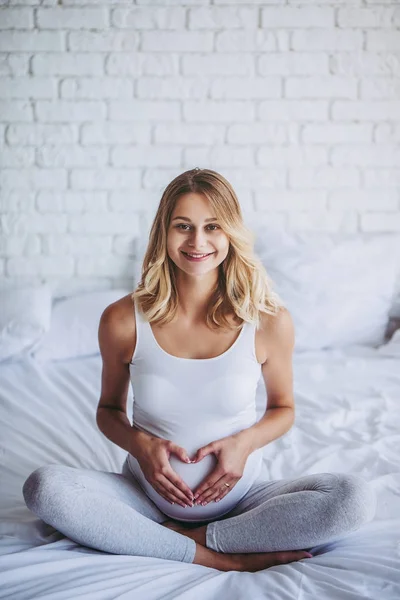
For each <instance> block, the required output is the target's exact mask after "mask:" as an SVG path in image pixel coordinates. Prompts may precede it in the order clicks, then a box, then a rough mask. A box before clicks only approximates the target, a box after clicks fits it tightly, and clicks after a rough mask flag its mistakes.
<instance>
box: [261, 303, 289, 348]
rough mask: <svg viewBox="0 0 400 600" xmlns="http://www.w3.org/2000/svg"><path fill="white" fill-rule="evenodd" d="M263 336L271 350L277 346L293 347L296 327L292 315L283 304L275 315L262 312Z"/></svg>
mask: <svg viewBox="0 0 400 600" xmlns="http://www.w3.org/2000/svg"><path fill="white" fill-rule="evenodd" d="M260 332H261V338H262V339H263V340H264V343H265V345H266V346H267V347H268V349H269V350H270V349H271V347H273V348H274V349H276V347H277V346H280V347H287V348H288V349H290V348H291V349H293V347H294V342H295V329H294V323H293V318H292V315H291V314H290V312H289V310H288V309H287V308H286V307H284V306H282V307H280V308H279V310H278V312H277V313H275V314H274V315H271V314H269V313H265V312H260Z"/></svg>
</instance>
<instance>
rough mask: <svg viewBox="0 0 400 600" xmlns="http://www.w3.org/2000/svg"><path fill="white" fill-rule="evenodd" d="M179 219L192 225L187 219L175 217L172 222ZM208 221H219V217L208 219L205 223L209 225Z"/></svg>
mask: <svg viewBox="0 0 400 600" xmlns="http://www.w3.org/2000/svg"><path fill="white" fill-rule="evenodd" d="M177 219H182V220H183V221H188V222H189V223H191V220H190V219H188V218H187V217H174V218H173V219H172V220H173V221H176V220H177ZM208 221H217V217H211V219H206V220H205V223H208Z"/></svg>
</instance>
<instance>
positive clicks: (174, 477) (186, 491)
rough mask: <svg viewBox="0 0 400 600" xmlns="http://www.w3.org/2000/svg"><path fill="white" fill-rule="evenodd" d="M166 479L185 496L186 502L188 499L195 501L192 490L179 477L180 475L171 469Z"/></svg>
mask: <svg viewBox="0 0 400 600" xmlns="http://www.w3.org/2000/svg"><path fill="white" fill-rule="evenodd" d="M166 477H167V478H168V479H169V480H170V481H171V483H172V484H173V485H174V486H175V487H176V488H177V489H178V490H179V491H180V492H181V493H182V494H183V495H184V496H185V498H184V500H186V499H187V500H189V501H190V502H191V501H192V500H193V493H192V490H191V489H190V487H188V486H187V485H186V483H185V482H184V481H183V480H182V479H181V478H180V477H179V475H178V474H177V473H176V472H175V471H174V470H173V469H171V470H170V471H169V472H168V473H167V474H166Z"/></svg>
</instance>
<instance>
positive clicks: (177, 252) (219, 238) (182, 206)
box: [167, 193, 229, 276]
mask: <svg viewBox="0 0 400 600" xmlns="http://www.w3.org/2000/svg"><path fill="white" fill-rule="evenodd" d="M178 217H179V218H178ZM207 221H208V222H207ZM228 251H229V238H228V236H227V235H226V234H225V233H224V232H223V231H222V229H221V225H220V224H219V223H218V220H217V219H216V215H214V214H212V211H211V208H210V203H209V201H208V200H207V198H206V197H205V196H203V195H201V194H197V193H189V194H185V195H184V196H181V197H180V198H179V199H178V200H177V202H176V204H175V208H174V210H173V212H172V215H171V221H170V224H169V230H168V232H167V252H168V256H169V257H170V259H171V260H172V261H173V262H174V263H175V265H176V266H177V267H178V268H179V269H181V270H182V271H185V272H186V273H188V274H190V275H195V276H196V275H203V274H204V273H208V272H209V271H210V270H213V269H216V268H217V267H218V266H219V265H220V264H221V263H222V262H223V260H224V259H225V258H226V256H227V254H228ZM187 254H199V255H204V254H207V255H208V256H206V257H205V258H201V259H198V260H190V257H188V256H187Z"/></svg>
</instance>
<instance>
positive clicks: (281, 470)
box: [0, 332, 400, 600]
mask: <svg viewBox="0 0 400 600" xmlns="http://www.w3.org/2000/svg"><path fill="white" fill-rule="evenodd" d="M399 333H400V332H396V334H399ZM396 334H395V336H393V338H392V340H391V341H390V342H389V343H387V344H385V345H383V346H381V347H379V348H370V347H364V346H352V347H348V348H344V349H330V350H323V351H318V352H317V351H314V352H302V353H298V354H295V355H294V359H293V375H294V390H295V405H296V420H295V424H294V425H293V427H292V428H291V429H290V430H289V431H288V432H287V433H286V434H285V435H283V436H282V437H281V438H279V439H277V440H275V441H274V442H272V443H271V444H269V445H267V446H265V447H264V448H263V470H264V473H265V475H266V476H267V477H268V478H270V479H280V478H291V477H293V478H295V477H300V476H301V475H306V474H311V473H319V472H330V471H334V472H343V473H355V474H358V475H361V476H362V477H364V478H365V479H367V480H368V481H370V482H371V484H372V485H373V487H374V488H375V490H376V493H377V496H378V508H377V512H376V515H375V518H374V520H373V521H371V522H370V523H368V524H366V525H364V526H363V527H362V528H361V529H359V530H358V531H356V532H353V533H351V534H349V535H346V536H344V537H343V538H342V539H340V540H336V541H334V542H327V543H324V544H322V545H319V546H316V547H314V548H312V550H311V551H312V552H313V553H314V554H315V556H314V557H313V558H311V559H307V560H303V561H300V562H294V563H289V564H285V565H278V566H275V567H270V568H269V569H266V570H264V571H258V572H256V573H248V572H246V573H241V572H236V571H230V572H220V571H217V570H215V569H211V568H208V567H203V566H201V565H195V564H190V563H180V562H176V561H168V560H162V559H155V558H151V557H136V556H127V555H113V554H107V553H104V552H100V551H96V550H94V549H91V548H88V547H84V546H81V545H79V544H77V543H75V542H73V541H72V540H70V539H68V538H66V537H64V536H63V535H62V534H61V533H59V532H58V531H56V530H55V529H54V528H52V527H51V526H50V525H47V524H46V523H44V522H43V521H41V520H40V519H37V518H36V516H35V515H34V514H33V513H31V512H30V511H29V510H28V508H27V507H26V506H25V503H24V500H23V497H22V485H23V482H24V481H25V479H26V477H27V476H28V475H29V473H30V472H32V471H33V470H34V469H36V468H37V467H39V466H41V465H43V464H54V463H57V464H65V465H70V466H76V467H82V468H90V469H99V470H108V471H113V472H121V468H122V464H123V462H124V460H125V457H126V452H125V451H124V450H122V449H121V448H119V447H118V446H116V445H115V444H113V443H112V442H111V441H110V440H108V439H107V438H106V437H105V436H104V435H103V434H102V433H101V432H100V431H99V429H98V428H97V425H96V421H95V413H96V407H97V403H98V399H99V394H100V380H101V359H100V356H99V355H97V356H92V357H88V358H83V359H82V358H80V359H70V360H65V361H59V362H48V363H45V364H40V363H38V362H35V360H34V359H32V358H29V357H28V358H24V359H21V360H20V361H14V362H10V363H3V364H1V365H0V406H1V426H0V433H1V436H0V456H1V461H0V484H1V497H0V573H1V577H0V598H7V600H10V599H13V600H23V599H24V600H25V599H28V598H35V599H37V598H51V599H53V598H54V599H56V598H57V599H61V598H66V599H71V598H74V599H75V598H79V597H83V598H93V599H96V600H100V599H111V598H113V599H114V598H118V599H125V598H126V599H128V598H129V599H132V598H140V599H146V600H147V599H150V600H153V599H160V598H163V599H165V598H174V599H181V598H182V599H185V600H187V599H192V598H193V599H195V598H196V599H198V598H202V599H203V600H208V599H214V598H215V599H218V600H220V599H221V598H223V599H224V598H228V597H229V599H230V600H234V599H241V600H242V599H244V598H246V599H251V600H257V599H261V598H268V599H269V600H275V599H276V600H278V599H279V600H283V599H285V600H292V599H293V600H294V599H296V600H300V599H301V600H311V598H312V599H313V600H314V599H315V598H321V599H324V600H334V599H335V600H336V599H337V600H354V599H356V598H371V599H372V598H373V599H374V600H375V599H376V598H379V599H380V600H395V599H397V600H398V599H399V598H400V552H399V548H400V335H396ZM129 394H131V391H130V392H129ZM132 401H133V399H132V396H131V395H130V396H129V397H128V415H129V416H130V415H131V411H132ZM256 402H257V414H258V418H260V417H261V415H262V414H263V412H264V411H265V407H266V392H265V386H264V382H263V380H262V378H260V381H259V384H258V387H257V394H256Z"/></svg>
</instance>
